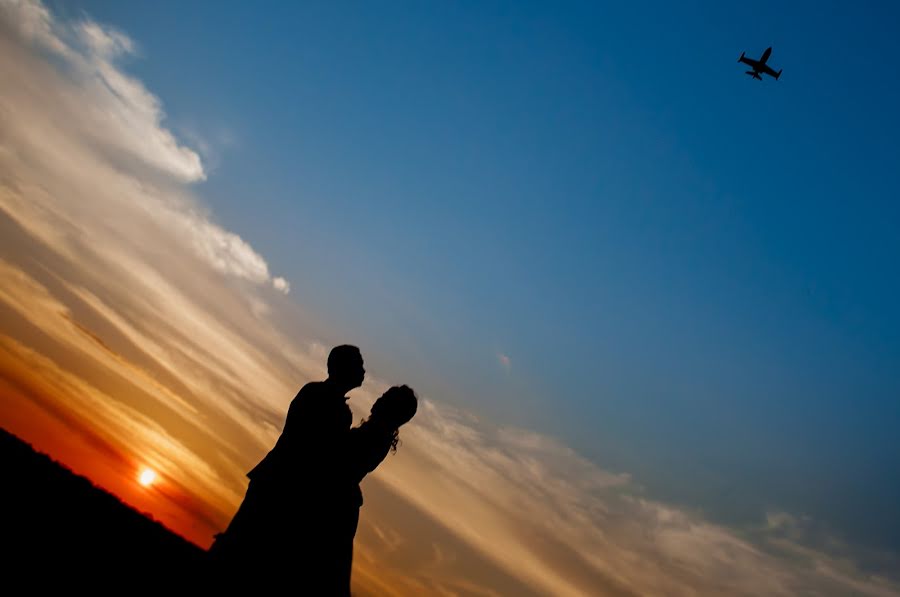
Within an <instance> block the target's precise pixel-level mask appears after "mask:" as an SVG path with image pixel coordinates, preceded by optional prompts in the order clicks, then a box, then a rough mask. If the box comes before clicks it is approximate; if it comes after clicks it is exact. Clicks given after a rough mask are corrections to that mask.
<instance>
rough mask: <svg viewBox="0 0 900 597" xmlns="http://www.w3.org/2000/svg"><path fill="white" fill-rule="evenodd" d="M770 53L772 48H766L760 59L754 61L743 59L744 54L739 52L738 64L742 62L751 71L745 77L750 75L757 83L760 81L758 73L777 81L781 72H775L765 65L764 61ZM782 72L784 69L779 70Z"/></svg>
mask: <svg viewBox="0 0 900 597" xmlns="http://www.w3.org/2000/svg"><path fill="white" fill-rule="evenodd" d="M771 53H772V48H766V51H765V52H763V55H762V57H761V58H760V59H759V60H754V59H753V58H745V57H744V53H743V52H741V57H740V58H738V62H743V63H744V64H748V65H750V68H752V69H753V70H748V71H747V72H746V73H744V74H746V75H750V76H751V77H753V78H754V79H756V80H758V81H762V77H760V76H759V73H765V74H767V75H770V76H772V77H775V80H776V81H777V80H778V77H780V76H781V71H778V72H775V71H774V70H773V69H772V67H770V66H769V65H768V64H766V60H768V59H769V55H770V54H771ZM781 70H784V69H781Z"/></svg>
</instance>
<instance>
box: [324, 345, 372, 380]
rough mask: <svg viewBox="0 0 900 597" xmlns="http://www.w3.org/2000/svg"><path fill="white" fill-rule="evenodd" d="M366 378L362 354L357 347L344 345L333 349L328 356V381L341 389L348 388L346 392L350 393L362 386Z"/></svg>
mask: <svg viewBox="0 0 900 597" xmlns="http://www.w3.org/2000/svg"><path fill="white" fill-rule="evenodd" d="M365 376H366V370H365V369H364V368H363V358H362V354H361V353H360V352H359V349H358V348H357V347H355V346H351V345H349V344H342V345H341V346H335V347H334V348H332V349H331V353H329V355H328V379H330V380H331V381H333V382H335V383H336V384H338V385H339V386H341V388H346V389H345V390H344V391H350V390H352V389H353V388H358V387H359V386H361V385H362V382H363V379H364V378H365Z"/></svg>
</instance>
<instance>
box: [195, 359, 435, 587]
mask: <svg viewBox="0 0 900 597" xmlns="http://www.w3.org/2000/svg"><path fill="white" fill-rule="evenodd" d="M327 365H328V378H327V379H325V380H324V381H314V382H309V383H307V384H306V385H304V386H303V387H302V388H301V389H300V391H299V392H298V393H297V395H296V396H295V397H294V399H293V400H292V401H291V404H290V406H289V408H288V412H287V416H286V419H285V424H284V429H283V430H282V433H281V435H280V436H279V438H278V440H277V442H276V443H275V446H274V447H273V448H272V449H271V450H270V451H269V453H268V454H266V456H265V457H264V458H263V459H262V460H261V461H260V462H259V464H257V465H256V466H255V467H254V468H253V469H252V470H251V471H250V472H249V473H248V474H247V476H248V477H249V479H250V483H249V485H248V487H247V491H246V493H245V495H244V499H243V501H242V502H241V505H240V507H239V508H238V510H237V512H236V513H235V515H234V516H233V518H232V519H231V522H230V523H229V525H228V527H227V528H226V529H225V531H224V532H222V533H220V534H218V535H217V536H216V540H215V541H214V543H213V545H212V546H211V547H210V550H209V556H210V564H211V567H210V570H209V572H210V573H211V574H212V577H211V583H212V584H214V585H217V586H218V587H221V588H223V589H225V588H228V589H234V588H235V587H236V586H239V587H242V588H246V589H250V588H252V589H253V590H254V591H256V592H260V591H261V592H267V591H270V590H271V591H273V592H274V591H275V590H278V591H283V590H285V589H286V588H287V587H290V588H291V590H294V591H299V592H300V594H309V595H322V596H331V595H334V596H347V595H350V575H351V567H352V561H353V540H354V538H355V535H356V530H357V526H358V523H359V509H360V507H362V504H363V497H362V492H361V490H360V488H359V483H360V481H362V479H363V478H364V477H365V476H366V475H367V474H368V473H370V472H372V471H373V470H375V468H376V467H377V466H378V465H379V464H380V463H381V462H382V461H383V460H384V459H385V457H386V456H387V454H388V453H389V452H390V451H391V450H396V448H397V443H398V434H399V428H400V427H401V426H402V425H403V424H405V423H407V422H408V421H409V420H410V419H412V417H413V416H414V415H415V413H416V410H417V405H418V400H417V397H416V394H415V392H414V391H413V390H412V389H411V388H410V387H408V386H394V387H392V388H390V389H388V390H387V391H386V392H385V393H384V394H383V395H382V396H381V397H380V398H378V400H376V402H375V404H373V406H372V409H371V412H370V415H369V417H368V419H367V420H364V421H363V422H362V423H361V424H360V426H359V427H356V428H351V425H352V423H353V416H352V413H351V411H350V407H349V406H348V405H347V396H346V394H347V392H349V391H350V390H352V389H354V388H358V387H359V386H361V385H362V382H363V380H364V378H365V368H364V367H363V359H362V355H361V354H360V352H359V349H358V348H357V347H355V346H351V345H341V346H336V347H335V348H333V349H332V350H331V352H330V353H329V356H328V363H327Z"/></svg>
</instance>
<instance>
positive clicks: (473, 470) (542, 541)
mask: <svg viewBox="0 0 900 597" xmlns="http://www.w3.org/2000/svg"><path fill="white" fill-rule="evenodd" d="M898 23H900V4H896V3H887V2H883V3H864V4H858V5H857V4H854V5H850V4H848V3H841V4H834V5H830V4H823V3H821V2H816V3H812V2H810V3H791V4H790V5H789V6H785V5H783V4H782V3H771V4H768V3H759V2H753V3H751V4H732V5H730V6H726V5H725V4H723V3H718V2H708V3H694V2H687V3H677V4H676V3H669V2H635V3H611V5H610V6H606V5H605V4H604V3H598V2H591V3H580V2H579V3H555V2H554V3H550V2H547V3H529V2H510V3H493V2H489V3H488V2H479V3H474V2H473V3H407V2H396V3H381V4H378V3H347V4H344V3H336V2H330V3H314V4H313V3H309V4H307V3H294V2H285V3H281V4H276V3H265V4H263V5H258V4H254V3H237V2H191V3H188V2H143V3H138V2H118V1H116V2H93V1H82V0H75V1H73V2H51V1H47V2H45V3H41V2H39V1H37V0H0V426H2V427H3V428H5V429H7V430H9V431H10V432H12V433H15V434H16V435H18V436H20V437H22V438H23V439H25V440H26V441H29V442H31V443H32V444H33V445H34V447H35V448H37V449H39V450H41V451H44V452H46V453H48V454H49V455H51V456H52V457H54V458H55V459H57V460H59V461H60V462H62V463H64V464H66V465H68V466H69V467H71V468H72V469H73V470H74V471H76V472H78V473H80V474H84V475H86V476H88V477H89V478H91V479H92V480H94V481H95V482H96V483H97V484H99V485H101V486H103V487H105V488H107V489H109V490H110V491H112V492H113V493H115V494H116V495H118V496H120V497H121V498H122V499H124V500H125V501H127V502H128V503H130V504H132V505H134V506H135V507H137V508H138V509H140V510H142V511H144V512H147V513H150V514H152V515H153V516H154V517H155V518H157V519H159V520H160V521H162V522H163V523H164V524H166V525H167V526H168V527H170V528H171V529H173V530H175V531H176V532H178V533H180V534H182V535H184V536H185V537H187V538H188V539H190V540H192V541H194V542H195V543H197V544H198V545H201V546H202V547H208V546H209V544H210V543H211V541H212V537H213V534H214V533H216V532H218V531H220V530H222V529H224V527H225V526H226V525H227V524H228V521H229V520H230V518H231V516H232V515H233V513H234V511H235V510H236V508H237V506H238V504H239V503H240V500H241V498H242V497H243V494H244V490H245V489H246V485H247V479H246V477H245V474H246V472H247V471H248V470H249V469H250V468H252V467H253V465H255V464H256V463H257V462H258V461H259V460H260V458H262V456H263V455H265V453H266V452H267V451H268V449H269V448H271V446H272V445H273V444H274V442H275V440H276V439H277V437H278V434H279V433H280V430H281V425H282V424H283V421H284V415H285V412H286V409H287V406H288V404H289V402H290V400H291V398H293V396H294V395H295V394H296V392H297V390H298V389H299V388H300V387H301V386H302V385H303V384H304V383H305V382H308V381H312V380H318V379H323V378H324V377H325V359H326V357H327V354H328V351H329V349H330V348H331V347H332V346H334V345H336V344H342V343H352V344H356V345H357V346H359V347H360V348H361V350H362V353H363V356H364V359H365V362H366V369H367V379H366V382H365V383H364V385H363V387H362V388H360V389H358V390H355V391H354V392H352V393H351V402H350V404H351V407H352V408H353V411H354V416H355V418H356V419H357V420H359V419H360V418H361V417H364V416H366V415H367V414H368V410H369V407H370V405H371V403H372V401H373V400H374V398H375V397H377V396H379V395H380V394H381V393H382V392H383V391H384V389H385V388H387V387H388V386H390V385H394V384H399V383H407V384H409V385H411V386H412V387H414V388H415V389H416V391H417V392H418V395H419V397H420V408H419V412H418V414H417V415H416V417H415V419H413V421H412V422H411V423H410V424H409V425H408V426H406V427H404V428H403V430H402V431H401V439H402V444H401V446H400V449H399V450H398V453H397V454H396V455H392V456H389V458H388V459H387V460H386V461H385V463H384V464H383V465H382V466H381V467H380V468H379V469H378V470H377V471H376V472H375V473H373V474H372V475H371V476H370V477H369V478H368V479H366V481H365V482H364V484H363V491H364V494H365V505H364V506H363V508H362V511H361V512H362V514H361V521H360V529H359V532H358V534H357V538H356V553H355V561H354V563H355V567H354V583H355V587H356V589H357V590H358V591H359V593H360V594H361V595H364V594H379V595H384V594H388V595H390V594H397V595H408V594H441V592H444V593H445V594H462V595H606V594H612V595H696V594H701V595H705V594H717V595H794V594H816V595H873V596H882V595H900V572H898V571H900V508H898V507H897V504H900V433H898V431H900V308H898V305H900V267H898V263H900V234H898V226H900V149H898V147H900V146H898V142H897V139H898V138H900V112H898V111H897V109H896V106H898V105H900V80H898V78H897V76H896V68H895V65H894V64H893V61H894V60H896V58H897V57H898V56H900V35H898V30H897V24H898ZM768 46H773V48H774V49H773V53H772V57H771V58H770V63H771V64H772V65H773V66H774V67H775V69H776V70H777V69H781V68H783V69H784V73H783V75H782V76H781V78H780V80H779V81H777V82H776V81H774V80H772V79H770V78H768V77H766V78H765V79H764V80H763V81H754V80H752V79H751V78H749V77H747V76H745V75H744V74H743V71H744V70H746V67H745V66H744V65H741V64H737V62H736V61H737V58H738V56H739V55H740V53H741V52H746V53H747V54H748V55H750V56H758V55H759V54H761V53H762V51H763V50H764V49H765V48H766V47H768ZM146 469H150V470H153V471H154V472H155V473H156V475H157V476H156V479H155V480H154V482H153V483H149V484H142V483H141V482H140V475H141V473H142V472H143V471H145V470H146ZM145 481H146V479H145Z"/></svg>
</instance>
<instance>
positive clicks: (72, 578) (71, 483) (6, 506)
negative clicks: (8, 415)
mask: <svg viewBox="0 0 900 597" xmlns="http://www.w3.org/2000/svg"><path fill="white" fill-rule="evenodd" d="M0 461H2V462H3V465H4V469H5V470H4V475H5V481H4V483H3V490H2V491H0V516H2V520H0V529H2V532H0V537H2V549H0V553H2V556H0V558H2V559H0V568H2V570H3V576H4V585H5V586H6V587H7V588H8V589H12V588H13V587H21V589H19V591H21V593H22V594H36V595H39V594H44V593H47V592H50V591H53V592H56V591H60V592H62V591H65V593H74V592H75V591H76V590H77V589H85V590H89V591H91V592H93V593H94V594H103V595H106V594H110V595H112V594H116V595H119V594H127V593H129V592H132V591H134V590H135V589H136V588H140V589H142V590H144V589H147V590H163V589H166V590H171V589H172V588H188V587H191V586H193V581H194V579H196V578H197V577H196V573H197V571H199V570H202V569H203V567H204V565H205V563H206V558H207V556H206V552H205V551H204V550H203V549H202V548H200V547H199V546H197V545H195V544H193V543H191V542H190V541H188V540H187V539H184V538H183V537H181V536H180V535H178V534H177V533H175V532H173V531H171V530H170V529H168V528H167V527H165V526H164V525H163V524H162V523H160V522H158V521H156V520H154V519H153V518H152V517H150V516H148V515H147V514H145V513H143V512H139V511H138V510H136V509H134V508H133V507H131V506H129V505H128V504H126V503H125V502H123V501H122V500H121V499H120V498H118V497H117V496H115V495H113V494H112V493H109V492H108V491H106V490H104V489H102V488H100V487H97V486H96V485H94V484H93V483H92V482H91V481H90V480H88V479H87V478H86V477H83V476H81V475H78V474H76V473H74V472H73V471H72V470H71V469H69V468H68V467H66V466H64V465H63V464H60V463H59V462H57V461H55V460H53V459H52V458H51V457H50V456H48V455H46V454H44V453H41V452H38V451H37V450H35V449H34V447H32V446H31V444H29V443H28V442H26V441H24V440H23V439H21V438H19V437H17V436H15V435H13V434H12V433H10V432H9V431H7V430H4V429H0Z"/></svg>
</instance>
